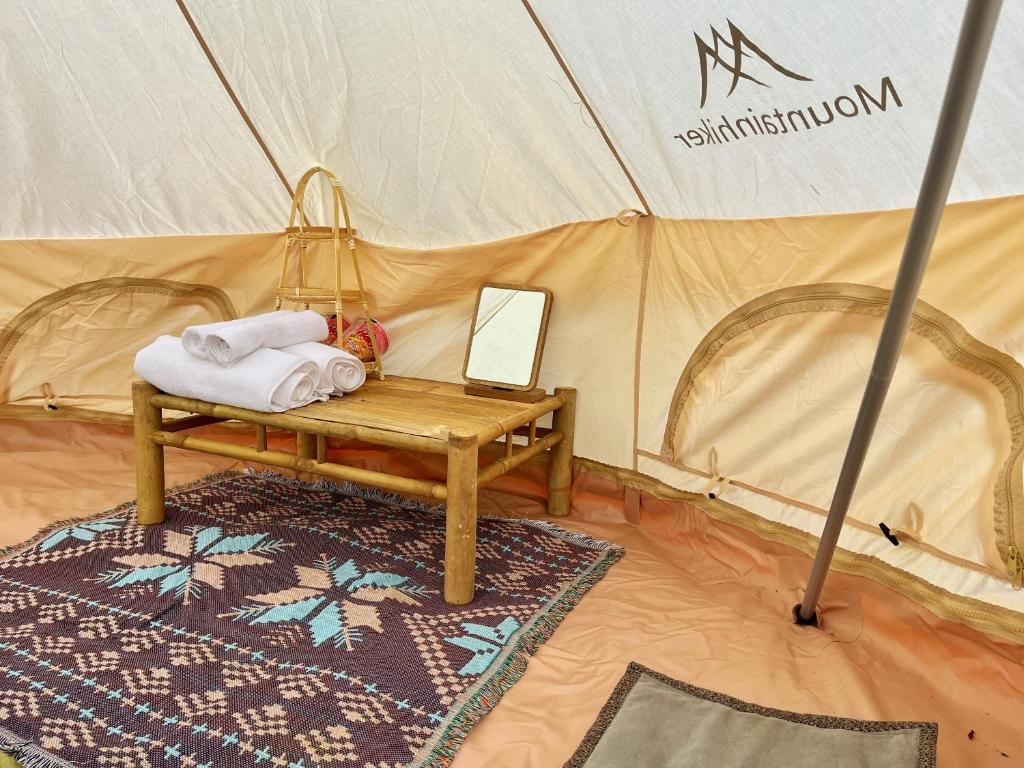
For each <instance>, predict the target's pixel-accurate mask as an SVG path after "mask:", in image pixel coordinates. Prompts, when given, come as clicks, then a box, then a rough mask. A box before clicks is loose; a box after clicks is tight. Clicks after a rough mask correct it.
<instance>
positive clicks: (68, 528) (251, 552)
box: [0, 473, 622, 768]
mask: <svg viewBox="0 0 1024 768" xmlns="http://www.w3.org/2000/svg"><path fill="white" fill-rule="evenodd" d="M167 511H168V515H167V521H166V522H165V523H164V524H163V525H160V526H148V527H147V526H139V525H138V524H136V522H135V510H134V506H133V505H125V506H124V507H121V508H119V509H117V510H113V511H111V512H108V513H106V514H103V515H99V516H97V517H95V518H93V519H90V520H81V521H74V522H69V523H64V524H61V525H58V526H55V527H53V528H51V529H49V530H47V531H44V532H43V533H41V534H40V535H39V536H37V537H36V538H35V539H34V540H33V541H32V542H29V543H28V544H26V545H23V546H21V547H16V548H12V549H11V550H9V551H7V552H5V553H2V555H0V752H2V753H6V754H7V755H10V756H12V757H14V758H16V759H17V760H18V762H19V763H20V764H21V765H22V766H23V768H68V767H69V766H103V767H107V766H110V767H111V768H117V767H121V766H123V767H124V768H129V767H131V768H162V767H163V766H170V767H172V768H177V767H178V766H181V767H182V768H248V767H249V766H253V767H254V768H343V767H346V766H351V767H352V768H367V766H371V767H372V768H400V767H404V766H417V767H422V768H440V767H441V766H446V765H448V764H450V762H451V760H452V759H453V758H454V756H455V753H456V751H457V750H458V748H459V746H460V745H461V743H462V741H463V740H464V739H465V737H466V736H467V734H468V733H469V731H470V729H471V728H472V727H473V725H474V724H475V723H476V722H477V721H479V719H480V718H481V717H483V716H484V715H486V714H487V713H488V712H489V711H490V710H491V709H493V708H494V706H495V705H496V704H497V703H498V701H499V700H500V698H501V696H502V695H503V693H504V692H505V691H507V690H508V689H509V688H510V687H511V686H512V685H513V684H514V683H515V682H516V681H517V680H518V679H519V677H520V676H521V675H522V674H523V672H524V671H525V668H526V664H527V661H528V659H529V657H530V656H531V655H532V654H533V653H534V652H535V651H536V649H537V648H538V647H539V646H540V645H541V644H542V643H543V642H544V641H545V640H547V638H548V637H550V635H551V633H552V632H553V631H554V630H555V628H556V627H557V625H558V623H559V622H560V621H561V620H562V618H564V616H565V615H566V614H567V613H568V612H569V611H570V610H571V609H572V608H573V606H575V605H576V604H577V603H578V602H579V601H580V600H581V599H582V598H583V596H584V595H585V594H586V592H587V591H588V590H589V589H590V588H591V587H592V586H593V585H594V584H596V583H597V582H598V581H599V580H600V579H601V577H602V576H603V575H604V574H605V573H606V572H607V570H608V568H609V567H611V565H612V564H613V563H614V562H615V561H616V560H617V559H618V558H619V557H620V556H621V555H622V549H621V548H620V547H618V546H616V545H613V544H610V543H608V542H603V541H596V540H593V539H590V538H588V537H586V536H583V535H580V534H577V533H571V532H568V531H565V530H563V529H561V528H558V527H557V526H555V525H552V524H550V523H548V522H546V521H530V520H508V519H492V518H481V520H480V521H479V530H478V546H477V582H476V598H475V599H474V601H473V602H472V603H471V604H470V605H466V606H450V605H448V604H446V603H445V602H444V600H443V597H442V595H443V567H444V514H443V512H444V511H443V508H440V507H438V508H428V507H426V506H424V505H422V504H420V503H417V502H413V501H410V500H407V499H402V498H400V497H396V496H392V495H388V494H384V493H380V492H375V491H370V490H366V489H362V488H357V487H354V486H346V487H339V486H336V485H333V484H329V483H326V482H322V483H313V484H305V483H300V482H297V481H293V480H289V479H286V478H283V477H281V476H279V475H275V474H271V473H250V474H244V475H239V474H225V475H220V476H214V477H211V478H208V479H207V480H205V481H202V482H200V483H197V484H194V485H192V486H187V487H183V488H179V489H177V490H175V491H172V492H170V493H169V494H168V498H167Z"/></svg>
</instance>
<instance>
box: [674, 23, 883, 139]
mask: <svg viewBox="0 0 1024 768" xmlns="http://www.w3.org/2000/svg"><path fill="white" fill-rule="evenodd" d="M726 21H728V23H729V37H726V36H725V35H723V34H722V33H721V32H719V31H718V30H717V29H715V28H714V27H711V44H710V45H709V44H708V42H707V41H706V40H704V39H703V38H702V37H701V36H700V35H698V34H697V33H696V32H694V34H693V36H694V38H696V40H697V54H698V58H699V62H700V108H701V109H703V107H704V105H705V103H706V102H707V98H708V73H709V71H713V70H715V69H718V68H721V69H724V70H725V71H726V72H729V73H730V74H731V75H732V84H731V85H730V86H729V91H728V93H727V94H726V96H732V94H733V92H734V91H735V90H736V87H737V86H738V85H739V83H740V81H741V80H747V81H749V82H752V83H757V84H758V85H760V86H762V87H764V88H771V87H772V86H770V85H769V84H768V83H766V82H764V81H763V80H759V79H758V78H757V77H755V76H754V75H752V74H751V71H752V69H753V67H758V68H760V70H764V69H765V66H767V67H770V68H771V69H772V70H774V71H775V72H777V73H779V74H780V75H782V76H783V77H787V78H789V79H790V80H798V81H801V82H805V83H810V82H814V81H813V80H812V79H811V78H810V77H807V76H806V75H801V74H800V73H799V72H794V71H793V70H792V69H788V68H787V67H785V66H783V65H782V64H780V63H779V62H778V61H776V60H775V59H773V58H772V57H771V56H769V55H768V54H767V53H765V51H764V50H763V49H762V48H761V47H760V46H759V45H758V44H757V43H755V42H754V41H753V40H751V39H750V38H749V37H747V36H746V35H745V34H744V33H743V31H742V30H741V29H740V28H739V27H737V26H736V25H735V24H733V22H732V21H731V20H728V19H727V20H726ZM758 59H760V61H758ZM708 62H711V66H710V67H709V66H708ZM754 71H757V70H754ZM758 74H759V76H760V77H764V75H763V74H761V73H760V71H759V72H758ZM876 77H879V75H877V74H872V75H871V76H870V78H869V82H873V81H875V78H876ZM877 82H878V87H877V89H876V88H874V87H873V86H871V85H867V86H865V85H863V84H862V83H853V84H852V87H850V86H849V85H846V86H840V87H841V88H843V90H845V91H846V92H845V93H843V92H840V93H839V94H838V95H832V96H831V97H829V98H822V97H821V95H818V96H815V97H812V98H811V99H809V101H811V102H812V103H810V104H807V102H804V103H803V104H792V103H789V104H784V103H779V104H772V105H770V106H768V105H766V104H764V103H763V97H762V98H761V99H758V101H760V102H761V103H759V104H758V108H757V109H755V108H754V107H750V106H748V107H746V114H743V113H742V112H741V113H740V114H735V113H733V114H732V115H724V114H722V115H719V116H718V117H717V118H716V117H714V116H713V115H706V114H704V113H697V114H696V115H695V116H694V120H695V122H696V123H697V125H693V126H692V127H691V128H689V129H686V128H684V129H683V130H681V131H680V132H679V133H677V134H675V135H674V136H673V137H672V138H674V139H678V140H679V143H680V144H681V145H682V146H684V147H686V148H687V149H697V148H698V147H717V146H721V145H724V144H731V143H734V142H737V141H744V140H746V139H754V138H759V137H769V136H786V135H791V134H796V133H803V132H805V131H811V130H816V129H818V128H821V127H823V126H826V125H831V126H836V125H841V124H842V123H843V122H845V120H844V119H845V118H856V117H868V116H872V115H876V114H878V113H879V112H887V111H889V110H892V111H894V112H895V111H896V110H898V109H900V108H902V107H903V101H902V100H901V99H900V95H899V93H898V92H897V90H896V85H895V83H893V79H892V76H891V75H881V76H880V77H879V80H878V81H877ZM747 90H748V91H749V89H747ZM805 93H806V92H805ZM835 93H836V92H835V91H832V94H835ZM749 94H750V95H751V96H755V95H756V94H755V93H754V92H753V91H750V92H749ZM744 106H745V105H744Z"/></svg>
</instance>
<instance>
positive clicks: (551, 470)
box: [548, 387, 576, 517]
mask: <svg viewBox="0 0 1024 768" xmlns="http://www.w3.org/2000/svg"><path fill="white" fill-rule="evenodd" d="M555 394H556V395H560V396H561V397H563V398H564V399H565V403H564V405H562V407H561V408H559V409H558V410H557V411H555V415H554V419H553V423H552V425H551V426H552V428H553V429H555V430H557V431H558V432H561V433H562V439H561V440H560V441H559V442H558V443H556V444H555V447H554V448H552V449H551V456H550V457H549V460H548V514H549V515H554V516H555V517H564V516H565V515H568V514H569V509H570V498H569V496H570V492H571V490H572V444H573V434H574V433H575V431H576V390H575V389H572V388H569V387H566V388H558V389H555Z"/></svg>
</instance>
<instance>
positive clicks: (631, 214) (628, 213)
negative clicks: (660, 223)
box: [615, 208, 650, 227]
mask: <svg viewBox="0 0 1024 768" xmlns="http://www.w3.org/2000/svg"><path fill="white" fill-rule="evenodd" d="M648 215H650V214H647V213H645V212H644V211H639V210H637V209H636V208H623V209H622V210H621V211H619V212H618V213H617V214H615V223H616V224H618V225H619V226H622V227H632V226H634V225H635V224H636V223H637V221H638V220H639V219H640V217H642V216H648Z"/></svg>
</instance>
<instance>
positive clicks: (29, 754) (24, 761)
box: [0, 725, 75, 768]
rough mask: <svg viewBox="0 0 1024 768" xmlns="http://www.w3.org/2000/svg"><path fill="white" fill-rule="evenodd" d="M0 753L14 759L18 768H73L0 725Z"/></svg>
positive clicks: (66, 762) (73, 767)
mask: <svg viewBox="0 0 1024 768" xmlns="http://www.w3.org/2000/svg"><path fill="white" fill-rule="evenodd" d="M0 752H3V753H5V754H7V755H10V756H11V757H12V758H14V759H15V760H16V761H17V763H18V767H19V768H75V766H74V765H72V764H71V763H69V762H68V761H67V760H63V759H62V758H59V757H57V756H55V755H51V754H50V753H49V752H46V751H45V750H43V749H41V748H40V747H37V746H36V745H35V744H33V743H31V742H30V741H28V740H27V739H23V738H21V737H20V736H18V735H17V734H16V733H14V731H11V730H8V729H7V728H4V727H3V726H2V725H0Z"/></svg>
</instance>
